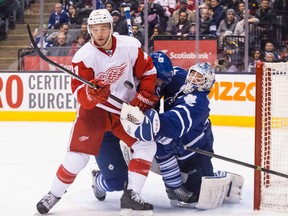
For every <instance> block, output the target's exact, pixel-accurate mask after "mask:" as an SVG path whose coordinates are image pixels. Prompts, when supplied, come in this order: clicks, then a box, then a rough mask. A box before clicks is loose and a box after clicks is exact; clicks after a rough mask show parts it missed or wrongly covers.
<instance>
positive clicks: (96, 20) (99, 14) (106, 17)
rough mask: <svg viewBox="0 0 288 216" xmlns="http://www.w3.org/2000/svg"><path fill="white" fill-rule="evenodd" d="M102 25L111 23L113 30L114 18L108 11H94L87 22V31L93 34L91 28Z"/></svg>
mask: <svg viewBox="0 0 288 216" xmlns="http://www.w3.org/2000/svg"><path fill="white" fill-rule="evenodd" d="M102 23H110V26H111V28H112V26H113V18H112V16H111V14H110V13H109V11H108V10H106V9H97V10H93V11H92V12H91V13H90V15H89V17H88V20H87V25H88V26H87V27H88V28H87V30H88V33H89V34H91V31H90V27H91V25H94V24H102Z"/></svg>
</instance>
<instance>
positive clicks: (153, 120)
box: [120, 103, 160, 142]
mask: <svg viewBox="0 0 288 216" xmlns="http://www.w3.org/2000/svg"><path fill="white" fill-rule="evenodd" d="M120 121H121V124H122V126H123V128H124V130H125V131H126V133H128V134H129V135H130V136H132V137H134V138H136V139H138V140H140V141H144V142H146V141H152V140H154V135H156V134H157V133H158V131H159V129H160V120H159V115H158V113H157V112H156V111H155V110H153V109H150V110H148V111H147V112H146V115H144V114H143V113H142V112H141V111H140V109H139V107H134V106H131V105H128V104H125V103H124V104H123V106H122V110H121V115H120Z"/></svg>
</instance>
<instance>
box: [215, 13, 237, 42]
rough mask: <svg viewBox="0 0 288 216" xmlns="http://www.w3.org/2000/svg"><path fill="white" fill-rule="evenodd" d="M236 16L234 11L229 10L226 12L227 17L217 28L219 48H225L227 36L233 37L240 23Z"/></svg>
mask: <svg viewBox="0 0 288 216" xmlns="http://www.w3.org/2000/svg"><path fill="white" fill-rule="evenodd" d="M235 15H236V14H235V11H234V10H233V9H228V10H227V12H226V16H227V17H226V18H225V19H224V20H222V21H221V22H220V24H219V26H218V28H217V37H218V47H222V46H223V40H224V38H225V37H226V36H229V35H233V32H234V30H235V27H236V24H237V22H238V21H237V19H236V17H235Z"/></svg>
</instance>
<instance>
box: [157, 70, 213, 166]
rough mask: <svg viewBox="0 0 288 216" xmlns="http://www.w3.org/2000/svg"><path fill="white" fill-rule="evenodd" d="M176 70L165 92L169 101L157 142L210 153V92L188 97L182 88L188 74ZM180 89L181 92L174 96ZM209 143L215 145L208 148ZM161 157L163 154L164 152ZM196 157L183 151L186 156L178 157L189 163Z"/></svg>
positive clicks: (166, 103)
mask: <svg viewBox="0 0 288 216" xmlns="http://www.w3.org/2000/svg"><path fill="white" fill-rule="evenodd" d="M175 71H176V74H175V75H174V76H173V79H172V81H171V82H170V83H169V84H168V85H167V86H166V87H165V88H164V90H163V93H164V95H165V96H166V97H167V96H170V98H168V99H166V100H165V112H164V113H162V114H159V118H160V122H161V127H160V131H159V132H158V134H157V138H156V140H157V143H158V144H162V145H169V144H170V145H172V144H173V143H181V144H183V145H188V146H193V148H199V149H203V150H208V151H209V150H211V149H212V146H206V145H207V142H206V141H207V137H206V129H207V128H209V132H208V134H209V136H210V135H211V136H213V135H212V133H211V128H210V127H209V125H210V121H209V112H210V108H209V98H208V94H209V93H210V92H209V91H205V92H199V91H196V90H195V91H193V92H191V93H189V94H184V93H183V92H182V88H181V87H182V86H183V84H184V82H185V78H186V75H187V72H186V71H185V70H184V69H182V70H181V68H179V67H177V69H176V70H175ZM183 71H185V72H186V73H184V72H183ZM184 74H185V76H184ZM180 83H182V85H180ZM179 89H180V91H179V92H176V93H175V91H177V90H179ZM170 93H171V94H170ZM169 94H170V95H169ZM175 95H176V96H175ZM210 144H211V145H212V143H209V144H208V145H210ZM158 153H159V152H158ZM160 154H162V155H163V152H162V153H160ZM194 155H195V153H194V152H191V151H184V153H181V154H178V155H177V156H178V161H179V160H180V161H181V160H186V159H188V158H190V157H193V156H194Z"/></svg>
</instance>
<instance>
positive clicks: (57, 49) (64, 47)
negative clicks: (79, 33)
mask: <svg viewBox="0 0 288 216" xmlns="http://www.w3.org/2000/svg"><path fill="white" fill-rule="evenodd" d="M66 38H67V36H66V34H65V33H64V32H59V34H58V36H57V42H56V44H55V45H53V46H52V47H50V48H49V49H48V51H47V56H67V55H68V53H69V51H70V45H69V44H68V43H66Z"/></svg>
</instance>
